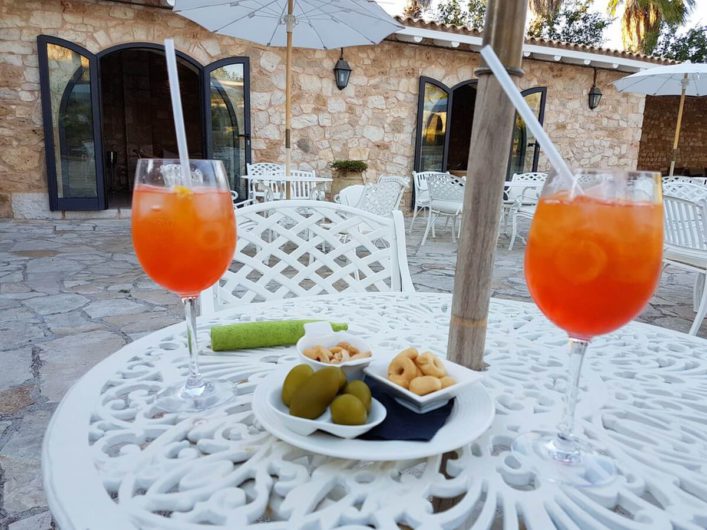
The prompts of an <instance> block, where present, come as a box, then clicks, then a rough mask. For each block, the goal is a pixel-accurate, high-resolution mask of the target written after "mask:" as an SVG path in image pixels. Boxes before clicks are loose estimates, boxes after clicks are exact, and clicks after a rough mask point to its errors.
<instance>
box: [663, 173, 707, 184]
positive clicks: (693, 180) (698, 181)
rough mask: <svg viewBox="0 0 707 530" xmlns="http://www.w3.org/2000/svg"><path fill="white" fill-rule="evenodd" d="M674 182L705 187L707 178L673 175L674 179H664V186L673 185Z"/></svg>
mask: <svg viewBox="0 0 707 530" xmlns="http://www.w3.org/2000/svg"><path fill="white" fill-rule="evenodd" d="M674 182H683V183H685V184H694V185H697V186H704V185H705V184H707V178H705V177H687V176H684V175H673V176H672V177H663V185H665V184H672V183H674Z"/></svg>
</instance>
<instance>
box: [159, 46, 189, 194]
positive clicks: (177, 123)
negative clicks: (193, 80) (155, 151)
mask: <svg viewBox="0 0 707 530" xmlns="http://www.w3.org/2000/svg"><path fill="white" fill-rule="evenodd" d="M164 51H165V57H166V58H167V75H168V76H169V94H170V96H172V114H173V115H174V131H175V132H176V133H177V149H178V150H179V165H180V166H181V168H182V179H183V181H184V184H185V185H189V183H190V182H191V171H190V170H189V150H188V149H187V133H186V130H185V129H184V114H183V113H182V96H181V94H180V92H179V74H178V73H177V55H176V53H175V52H174V39H165V41H164Z"/></svg>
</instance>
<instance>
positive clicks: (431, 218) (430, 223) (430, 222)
mask: <svg viewBox="0 0 707 530" xmlns="http://www.w3.org/2000/svg"><path fill="white" fill-rule="evenodd" d="M430 226H432V230H433V231H434V216H433V215H432V212H431V211H430V214H429V215H428V216H427V226H426V227H425V233H424V234H423V236H422V239H421V240H420V245H419V246H418V247H417V250H420V247H422V245H424V244H425V241H427V234H428V233H429V232H430Z"/></svg>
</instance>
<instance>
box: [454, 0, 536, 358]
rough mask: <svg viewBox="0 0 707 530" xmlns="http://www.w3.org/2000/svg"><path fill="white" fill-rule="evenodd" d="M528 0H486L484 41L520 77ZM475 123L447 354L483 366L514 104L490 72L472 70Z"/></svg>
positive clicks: (470, 150) (484, 68)
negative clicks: (476, 82) (474, 77)
mask: <svg viewBox="0 0 707 530" xmlns="http://www.w3.org/2000/svg"><path fill="white" fill-rule="evenodd" d="M527 4H528V2H527V0H489V2H488V7H487V10H486V21H485V25H484V37H483V44H484V45H485V44H491V46H493V48H494V50H495V52H496V54H497V55H498V57H499V59H500V60H501V62H502V63H503V64H504V66H505V67H506V68H507V69H508V72H509V73H510V74H512V75H515V76H521V75H522V70H521V68H520V67H521V61H522V55H523V53H522V50H523V34H524V29H525V27H524V26H525V18H526V13H527V7H528V5H527ZM476 74H477V76H478V78H479V82H478V85H477V89H476V90H477V95H476V104H475V105H476V107H475V110H474V125H473V130H472V135H471V146H470V149H469V160H468V163H467V180H466V190H465V192H464V209H463V212H462V228H463V230H462V233H461V238H460V240H459V249H458V255H457V268H456V275H455V277H454V297H453V299H452V315H451V322H450V326H449V343H448V344H449V345H448V348H447V354H448V358H449V359H451V360H452V361H455V362H457V363H460V364H463V365H465V366H468V367H469V368H472V369H474V370H483V369H484V366H485V365H484V360H483V355H484V345H485V341H486V328H487V324H488V323H487V316H488V310H489V299H490V296H491V279H492V275H493V264H494V254H495V251H496V241H497V239H498V228H499V219H500V213H501V204H502V202H503V188H504V182H505V179H506V170H507V168H508V157H509V153H510V146H511V137H512V134H513V123H514V116H515V109H514V107H513V104H512V103H511V101H510V100H509V99H508V98H507V97H506V94H505V93H504V92H503V89H502V88H501V86H500V85H499V83H498V81H497V80H496V78H495V76H493V74H492V73H491V71H490V70H489V69H488V68H486V67H482V68H479V69H478V70H477V71H476Z"/></svg>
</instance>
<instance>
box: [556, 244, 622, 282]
mask: <svg viewBox="0 0 707 530" xmlns="http://www.w3.org/2000/svg"><path fill="white" fill-rule="evenodd" d="M608 261H609V258H608V256H607V254H606V252H605V250H604V249H603V248H602V247H601V246H600V245H599V244H597V243H595V242H594V241H591V240H588V239H583V240H582V239H580V240H577V239H573V238H570V239H569V240H568V241H566V242H565V243H564V244H562V245H560V247H559V248H558V249H557V253H556V254H555V267H556V268H557V272H558V273H559V274H561V275H562V276H563V277H564V278H565V279H567V280H568V281H569V282H571V283H574V284H582V283H588V282H591V281H592V280H594V279H596V278H597V277H598V276H599V275H600V274H601V273H602V272H603V271H604V269H605V268H606V265H607V263H608Z"/></svg>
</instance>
